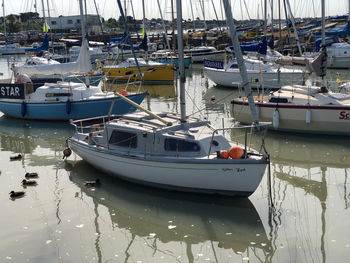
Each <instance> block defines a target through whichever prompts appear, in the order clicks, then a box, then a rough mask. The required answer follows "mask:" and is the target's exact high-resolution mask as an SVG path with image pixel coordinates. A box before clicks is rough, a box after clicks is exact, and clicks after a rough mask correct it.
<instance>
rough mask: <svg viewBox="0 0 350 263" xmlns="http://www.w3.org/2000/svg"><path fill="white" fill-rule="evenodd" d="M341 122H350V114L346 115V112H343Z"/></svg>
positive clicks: (340, 115)
mask: <svg viewBox="0 0 350 263" xmlns="http://www.w3.org/2000/svg"><path fill="white" fill-rule="evenodd" d="M339 119H340V120H350V113H346V111H341V112H340V114H339Z"/></svg>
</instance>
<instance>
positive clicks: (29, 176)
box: [24, 173, 38, 178]
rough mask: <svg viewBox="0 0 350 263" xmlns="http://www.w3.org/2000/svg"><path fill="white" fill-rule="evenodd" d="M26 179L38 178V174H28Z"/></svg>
mask: <svg viewBox="0 0 350 263" xmlns="http://www.w3.org/2000/svg"><path fill="white" fill-rule="evenodd" d="M24 177H25V178H37V177H38V173H26V174H25V175H24Z"/></svg>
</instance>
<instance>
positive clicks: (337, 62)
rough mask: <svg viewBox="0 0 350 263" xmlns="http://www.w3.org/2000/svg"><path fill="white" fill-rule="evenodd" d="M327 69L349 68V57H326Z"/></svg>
mask: <svg viewBox="0 0 350 263" xmlns="http://www.w3.org/2000/svg"><path fill="white" fill-rule="evenodd" d="M327 68H350V56H346V57H345V56H341V57H340V56H337V57H328V58H327Z"/></svg>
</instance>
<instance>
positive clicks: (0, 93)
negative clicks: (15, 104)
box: [0, 83, 25, 99]
mask: <svg viewBox="0 0 350 263" xmlns="http://www.w3.org/2000/svg"><path fill="white" fill-rule="evenodd" d="M24 96H25V95H24V84H8V83H7V84H5V83H4V84H2V83H0V98H2V99H5V98H6V99H24Z"/></svg>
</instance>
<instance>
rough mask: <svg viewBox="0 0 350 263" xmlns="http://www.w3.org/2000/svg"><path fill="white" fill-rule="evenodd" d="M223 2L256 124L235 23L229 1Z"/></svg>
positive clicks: (256, 115)
mask: <svg viewBox="0 0 350 263" xmlns="http://www.w3.org/2000/svg"><path fill="white" fill-rule="evenodd" d="M223 2H224V9H225V13H226V21H227V25H228V26H229V29H230V35H231V40H232V44H233V48H234V50H235V54H236V59H237V64H238V68H239V72H240V74H241V78H242V86H243V89H244V91H245V93H246V96H247V98H248V102H249V106H250V111H251V114H252V117H253V122H254V123H255V124H258V123H259V116H258V112H257V110H256V107H255V103H254V99H253V96H252V94H251V87H250V84H249V79H248V73H247V68H246V66H245V63H244V59H243V55H242V51H241V47H240V45H239V42H238V36H237V32H236V26H235V23H234V21H233V17H232V11H231V5H230V3H229V0H223Z"/></svg>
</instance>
